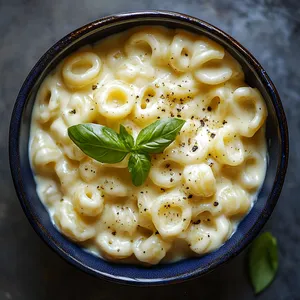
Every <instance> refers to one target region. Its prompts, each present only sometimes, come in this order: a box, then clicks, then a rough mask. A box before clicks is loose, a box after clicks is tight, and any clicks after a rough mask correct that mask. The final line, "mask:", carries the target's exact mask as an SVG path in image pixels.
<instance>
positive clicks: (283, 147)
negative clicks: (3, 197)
mask: <svg viewBox="0 0 300 300" xmlns="http://www.w3.org/2000/svg"><path fill="white" fill-rule="evenodd" d="M143 18H148V19H149V18H150V19H151V18H153V19H159V18H162V19H166V20H170V21H173V22H184V23H190V24H192V25H193V26H196V27H198V28H201V29H203V30H204V31H205V32H212V33H213V34H214V35H215V36H217V37H218V38H219V39H221V40H225V42H226V43H228V44H230V45H231V46H232V47H233V48H234V49H235V50H236V51H237V52H238V53H239V54H241V55H242V56H243V58H244V59H246V60H247V62H248V63H249V64H250V65H251V66H252V67H253V68H254V70H255V72H256V74H257V76H258V78H259V80H261V82H262V84H263V86H264V88H265V90H266V92H267V93H268V95H269V96H270V99H271V100H272V102H273V106H274V109H275V112H276V118H277V119H278V120H279V122H278V123H279V132H280V138H281V143H280V145H279V147H280V149H279V155H280V159H279V164H278V167H277V171H276V176H275V180H274V182H273V187H272V190H271V192H270V194H269V197H268V200H267V201H266V204H265V207H264V211H263V212H262V213H261V214H260V215H259V217H258V219H257V222H256V223H255V224H254V225H253V226H252V228H251V230H252V231H251V234H248V235H246V236H245V237H244V238H243V239H241V240H240V241H239V245H238V247H235V249H234V251H232V252H231V253H230V255H229V256H226V254H223V255H221V256H219V257H218V259H217V260H215V261H213V262H212V263H211V264H209V266H207V267H206V268H203V269H201V270H199V269H194V270H192V271H191V272H189V273H185V274H181V275H178V276H174V277H168V278H161V279H159V280H155V281H151V280H143V279H138V280H136V279H132V278H128V277H117V276H114V275H111V274H108V273H101V272H99V270H98V271H97V270H96V269H94V268H90V267H89V266H87V265H86V264H84V262H79V261H78V260H76V258H74V257H73V256H71V255H70V254H69V253H66V252H65V251H63V250H62V249H61V248H60V247H59V245H58V244H57V243H55V241H54V240H52V239H49V237H48V236H47V234H46V233H45V228H44V227H43V226H42V225H41V224H40V223H39V222H38V220H36V219H35V218H34V216H33V214H32V212H31V209H30V205H27V203H26V202H27V201H26V196H25V193H24V191H23V190H22V184H21V185H20V184H19V183H20V182H22V176H21V169H20V155H19V136H20V129H21V119H22V115H23V110H24V107H25V105H26V102H27V99H28V96H29V95H30V92H31V90H32V88H33V87H34V85H35V83H36V81H37V80H38V79H39V77H40V76H41V74H42V72H43V69H44V66H45V65H48V64H49V63H50V62H51V60H52V59H53V58H54V57H55V56H56V55H58V54H59V53H61V51H62V50H64V49H66V48H67V47H68V46H70V45H71V44H72V43H74V42H75V43H76V42H78V41H79V40H80V38H81V37H83V36H85V35H86V34H87V33H89V32H91V31H93V30H96V29H97V28H100V27H102V26H109V25H110V26H114V25H117V24H118V23H119V22H122V21H132V20H135V19H143ZM288 155H289V135H288V125H287V120H286V117H285V113H284V109H283V106H282V103H281V100H280V97H279V94H278V92H277V90H276V88H275V86H274V84H273V82H272V81H271V79H270V78H269V76H268V75H267V73H266V71H265V70H264V69H263V68H262V66H261V65H260V64H259V63H258V61H257V60H256V59H255V58H254V57H253V55H252V54H251V53H250V52H249V51H248V50H247V49H246V48H244V47H243V46H242V45H241V44H240V43H239V42H237V41H236V40H235V39H234V38H232V37H231V36H230V35H228V34H227V33H225V32H223V31H222V30H220V29H219V28H217V27H215V26H213V25H211V24H209V23H207V22H205V21H203V20H201V19H198V18H196V17H192V16H189V15H186V14H183V13H178V12H173V11H166V10H145V11H134V12H126V13H118V14H113V15H109V16H106V17H103V18H100V19H98V20H96V21H93V22H91V23H88V24H86V25H84V26H82V27H80V28H78V29H76V30H74V31H72V32H71V33H69V34H67V35H66V36H64V37H63V38H62V39H60V40H59V41H58V42H56V43H55V44H54V45H53V46H52V47H50V48H49V49H48V50H47V51H46V52H45V54H44V55H43V56H42V57H41V58H40V59H39V60H38V62H37V63H36V64H35V65H34V67H33V68H32V69H31V71H30V73H29V75H28V76H27V78H26V79H25V81H24V83H23V85H22V87H21V89H20V92H19V94H18V96H17V99H16V102H15V105H14V108H13V112H12V116H11V122H10V129H9V163H10V169H11V174H12V178H13V182H14V186H15V190H16V193H17V196H18V198H19V201H20V203H21V206H22V208H23V211H24V213H25V215H26V217H27V219H28V220H29V222H30V224H31V226H32V227H33V229H34V230H35V232H36V233H37V234H38V235H39V236H40V237H41V239H42V240H43V241H44V242H45V243H46V244H47V245H48V246H49V247H50V248H51V249H52V250H53V251H54V252H55V253H56V254H58V255H59V256H61V257H62V258H63V259H65V260H66V261H67V262H68V263H70V264H71V265H74V266H75V267H77V268H79V269H80V270H82V271H84V272H86V273H88V274H90V275H94V276H96V277H98V278H101V279H105V280H109V281H113V282H118V283H123V284H130V285H147V286H149V285H164V284H169V283H176V282H180V281H184V280H188V279H192V278H195V277H198V276H200V275H204V274H206V273H208V272H210V271H212V270H214V269H215V268H216V267H218V266H219V265H222V264H224V263H225V262H228V261H229V260H230V259H232V258H234V257H235V256H237V255H238V254H239V253H240V252H241V251H242V250H243V249H245V247H246V246H247V245H248V244H249V243H250V242H251V241H252V240H253V239H254V238H255V237H256V236H257V234H258V233H259V231H260V230H261V229H262V227H263V226H264V224H265V223H266V221H267V220H268V219H269V217H270V215H271V213H272V211H273V209H274V207H275V205H276V203H277V201H278V198H279V196H280V192H281V189H282V186H283V183H284V178H285V174H286V171H287V165H288ZM225 243H226V242H225Z"/></svg>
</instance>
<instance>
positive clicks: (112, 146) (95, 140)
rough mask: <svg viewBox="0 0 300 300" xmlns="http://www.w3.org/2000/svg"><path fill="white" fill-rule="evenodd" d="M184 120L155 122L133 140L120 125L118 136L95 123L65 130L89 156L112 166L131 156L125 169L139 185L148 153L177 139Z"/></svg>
mask: <svg viewBox="0 0 300 300" xmlns="http://www.w3.org/2000/svg"><path fill="white" fill-rule="evenodd" d="M184 123H185V121H184V120H180V119H177V118H171V119H164V120H159V121H156V122H154V123H152V124H150V125H149V126H147V127H145V128H144V129H142V130H141V131H140V133H139V135H138V136H137V139H136V141H134V138H133V137H132V135H130V134H129V133H128V132H127V130H126V128H125V127H124V126H123V125H120V133H117V132H115V131H114V130H113V129H111V128H108V127H105V126H102V125H98V124H78V125H75V126H71V127H69V128H68V135H69V137H70V139H71V140H72V141H73V142H74V143H75V144H76V145H77V146H78V147H79V148H80V149H81V150H82V151H83V152H84V153H85V154H86V155H88V156H90V157H92V158H94V159H95V160H97V161H100V162H102V163H109V164H114V163H118V162H120V161H122V160H123V159H124V158H125V157H126V156H127V154H129V153H130V158H129V161H128V169H129V172H130V174H131V178H132V183H133V184H134V185H135V186H140V185H142V184H143V183H144V182H145V180H146V178H147V177H148V174H149V171H150V167H151V157H150V155H149V154H150V153H161V152H163V151H164V150H165V148H166V147H168V146H169V145H170V144H171V143H172V142H173V141H174V140H175V138H176V135H177V134H178V133H179V131H180V130H181V128H182V126H183V125H184Z"/></svg>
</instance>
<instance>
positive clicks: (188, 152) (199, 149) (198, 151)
mask: <svg viewBox="0 0 300 300" xmlns="http://www.w3.org/2000/svg"><path fill="white" fill-rule="evenodd" d="M210 144H211V143H210V142H209V135H208V132H207V130H206V128H205V127H202V125H201V123H200V121H198V120H188V121H186V123H185V124H184V126H183V127H182V129H181V131H180V133H179V135H178V136H177V138H176V140H175V141H174V142H173V143H172V144H171V145H170V146H169V147H168V148H166V150H165V152H164V153H165V154H166V155H168V159H170V160H173V161H175V162H177V163H179V164H185V165H187V164H196V163H200V162H202V161H203V159H204V158H205V157H206V155H207V153H208V151H209V149H210V147H211V145H210Z"/></svg>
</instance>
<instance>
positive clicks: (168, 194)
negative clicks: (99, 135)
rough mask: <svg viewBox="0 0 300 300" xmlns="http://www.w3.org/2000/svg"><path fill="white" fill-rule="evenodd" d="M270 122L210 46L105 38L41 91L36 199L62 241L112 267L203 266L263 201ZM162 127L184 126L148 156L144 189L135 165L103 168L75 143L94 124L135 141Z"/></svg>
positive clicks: (191, 38) (153, 37)
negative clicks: (74, 134) (73, 134)
mask: <svg viewBox="0 0 300 300" xmlns="http://www.w3.org/2000/svg"><path fill="white" fill-rule="evenodd" d="M267 113H268V112H267V108H266V105H265V102H264V99H263V98H262V96H261V94H260V92H259V91H258V90H257V89H256V88H253V87H250V86H248V85H247V84H246V83H245V81H244V73H243V70H242V68H241V66H240V65H239V63H238V62H237V61H236V60H235V59H234V58H233V57H232V56H231V55H230V54H229V53H228V52H227V51H225V50H224V48H223V47H222V46H220V45H219V44H217V43H216V42H214V41H212V40H210V39H208V38H207V37H204V36H201V35H196V34H194V33H190V32H186V31H184V30H181V29H168V28H163V27H157V26H152V27H137V28H133V29H130V30H128V31H125V32H121V33H119V34H117V35H113V36H110V37H107V38H105V39H103V40H101V41H99V42H97V43H95V44H93V45H88V46H85V47H83V48H81V49H79V50H78V51H76V52H74V53H73V54H71V55H69V56H68V57H67V58H65V59H64V60H63V61H62V62H61V63H60V64H59V65H58V66H57V67H56V68H55V69H54V70H53V71H52V72H51V73H50V74H49V75H48V76H47V77H46V78H45V80H44V81H43V82H42V84H41V85H40V87H39V90H38V92H37V95H36V102H35V106H34V110H33V114H32V123H31V133H30V134H31V140H30V146H29V153H30V160H31V166H32V169H33V171H34V173H35V180H36V183H37V192H38V195H39V197H40V199H41V201H42V202H43V203H44V204H45V206H46V208H47V209H48V211H49V214H50V216H51V218H52V220H53V222H54V224H55V226H57V228H58V229H59V230H60V231H61V232H62V234H64V235H65V236H66V237H68V238H69V239H71V240H73V241H75V242H79V243H80V245H81V246H82V247H83V248H84V249H89V250H92V252H93V253H95V254H97V255H99V256H101V257H103V258H105V259H108V260H112V261H120V262H125V263H127V262H133V263H142V264H146V265H154V264H158V263H165V262H170V261H173V260H177V259H182V258H184V257H187V256H191V255H204V254H205V253H208V252H211V251H214V250H216V249H217V248H219V247H221V246H222V244H223V243H224V242H226V240H227V239H228V238H230V236H231V235H232V234H233V232H234V230H235V228H236V227H237V226H238V224H239V221H240V220H241V219H242V218H243V217H244V216H245V215H246V214H247V212H248V211H249V210H250V209H251V206H252V204H253V202H254V201H255V200H256V198H257V194H258V192H259V189H260V188H261V186H262V183H263V181H264V177H265V172H266V153H267V151H266V149H267V148H266V139H265V130H264V127H265V126H264V124H265V121H266V118H267ZM164 118H179V119H184V120H185V121H186V122H185V124H184V126H183V127H182V129H181V131H180V133H179V134H178V135H177V137H176V139H175V140H174V142H172V143H171V144H170V145H169V146H168V147H167V148H166V149H165V150H164V152H163V153H159V154H153V155H151V168H150V172H149V176H148V178H147V179H146V181H145V183H144V184H143V185H141V186H139V187H135V186H134V185H133V184H132V182H131V179H130V174H129V172H128V160H129V156H127V157H126V158H125V159H124V160H122V161H121V162H118V163H114V164H108V163H101V162H98V161H95V160H94V159H92V158H90V157H88V156H87V155H85V154H84V153H83V152H82V151H81V150H80V149H79V148H78V147H77V146H76V145H75V144H74V143H73V142H72V141H71V139H70V138H69V136H68V128H69V127H70V126H73V125H77V124H81V123H94V124H101V125H104V126H107V127H110V128H112V129H113V130H115V131H116V132H119V128H120V125H123V126H124V127H125V128H126V130H127V131H128V132H129V133H130V134H131V135H132V136H133V137H134V139H136V138H137V136H138V134H139V132H140V131H141V130H142V129H143V128H145V127H146V126H148V125H150V124H151V123H152V122H155V121H156V120H159V119H164ZM178 245H180V246H178ZM180 249H181V250H180Z"/></svg>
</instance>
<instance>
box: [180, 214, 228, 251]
mask: <svg viewBox="0 0 300 300" xmlns="http://www.w3.org/2000/svg"><path fill="white" fill-rule="evenodd" d="M207 216H209V217H208V218H207ZM208 220H209V221H208ZM211 223H213V224H211ZM231 231H232V229H231V223H230V221H229V220H228V219H227V218H226V217H225V216H219V217H216V218H213V217H211V216H210V215H209V214H206V213H204V214H202V215H199V217H198V220H196V221H195V222H194V223H192V224H191V225H190V227H189V228H188V230H187V237H186V241H187V242H188V244H189V247H190V248H191V250H192V251H194V252H196V253H197V254H205V253H207V252H210V251H213V250H215V249H216V248H218V247H220V245H222V244H223V243H224V242H225V240H226V239H227V238H228V236H229V235H230V233H231Z"/></svg>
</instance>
